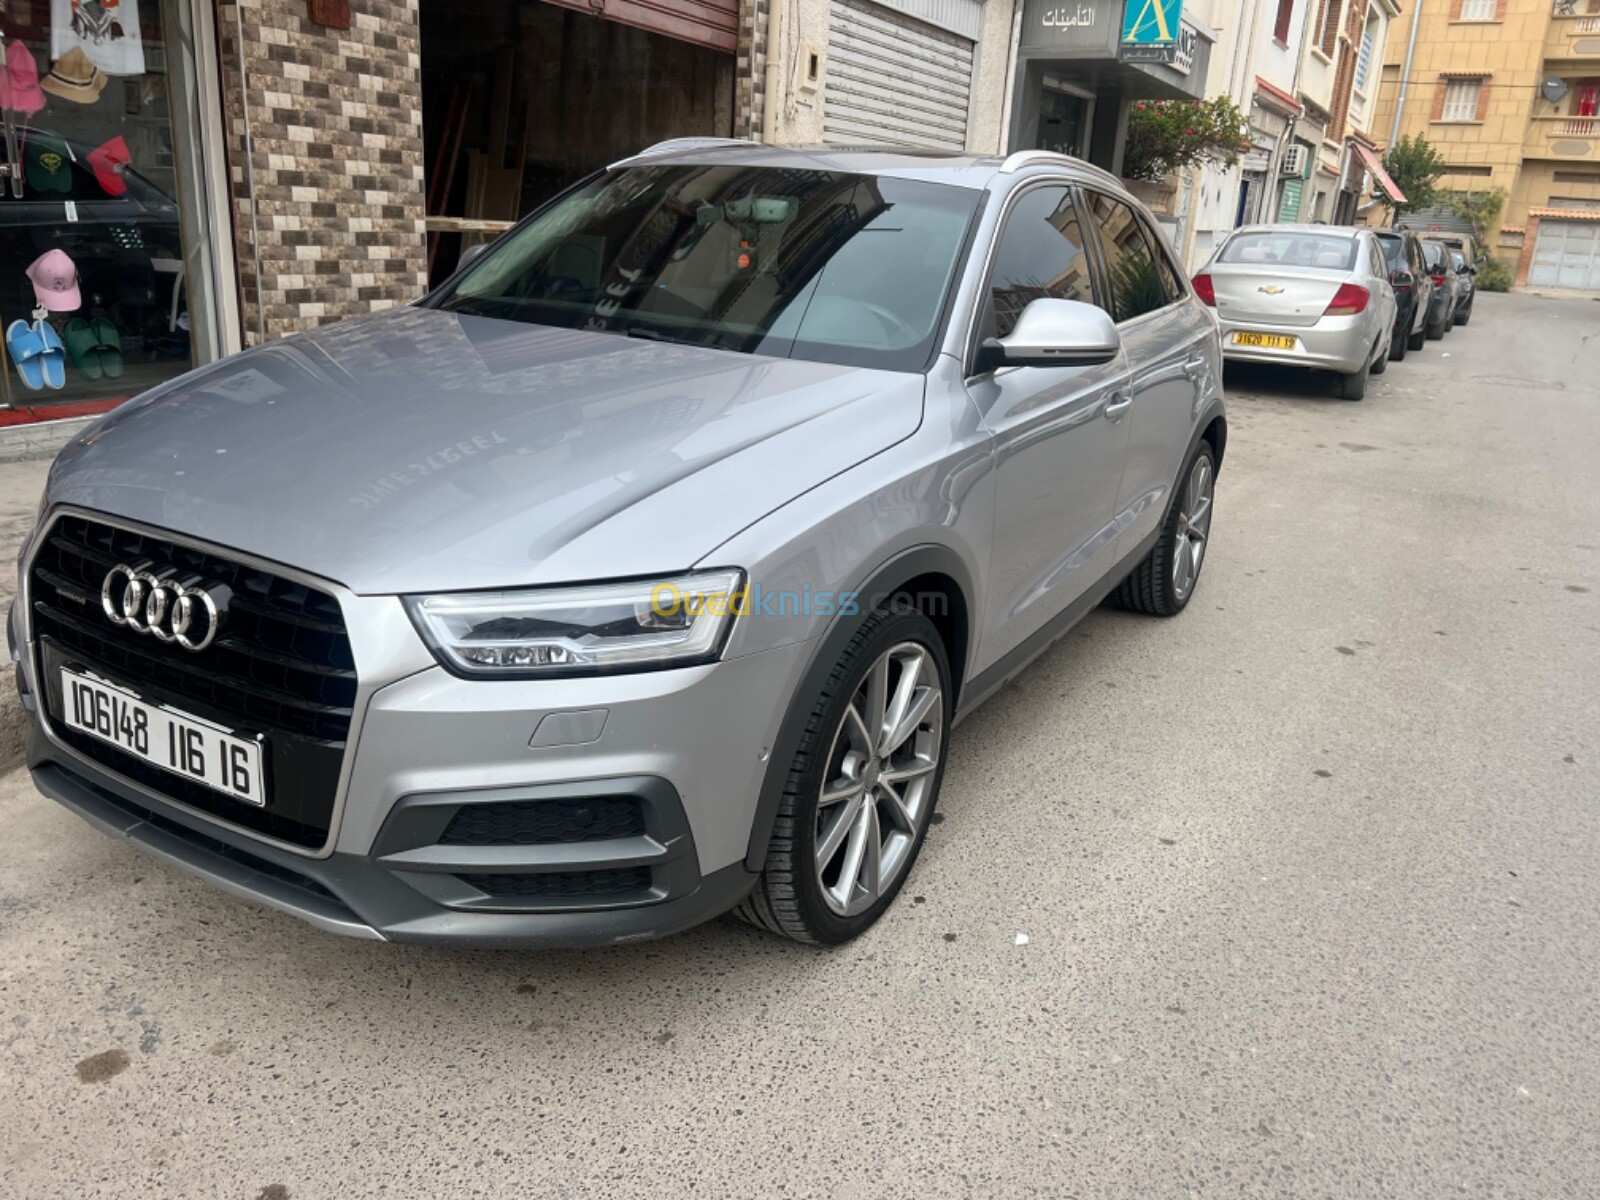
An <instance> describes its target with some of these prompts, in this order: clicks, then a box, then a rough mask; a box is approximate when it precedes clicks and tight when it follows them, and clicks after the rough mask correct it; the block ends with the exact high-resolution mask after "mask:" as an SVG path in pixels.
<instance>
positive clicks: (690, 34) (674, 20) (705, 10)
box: [549, 0, 739, 54]
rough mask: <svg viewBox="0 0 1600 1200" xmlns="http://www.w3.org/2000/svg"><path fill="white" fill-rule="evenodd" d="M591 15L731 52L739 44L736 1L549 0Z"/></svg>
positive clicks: (737, 5) (562, 6)
mask: <svg viewBox="0 0 1600 1200" xmlns="http://www.w3.org/2000/svg"><path fill="white" fill-rule="evenodd" d="M549 3H551V4H554V5H557V6H558V7H560V8H572V9H576V10H577V11H578V12H581V13H588V14H589V15H590V16H595V17H603V18H605V19H606V20H608V21H617V22H619V23H621V24H623V25H632V26H635V27H636V28H639V29H647V30H649V31H650V32H651V33H659V34H662V35H663V36H665V37H670V38H677V39H679V40H680V41H684V42H693V43H694V44H695V45H697V46H707V47H709V48H710V49H712V50H725V51H727V52H728V53H729V54H732V53H733V52H734V50H735V49H737V48H738V45H739V0H549Z"/></svg>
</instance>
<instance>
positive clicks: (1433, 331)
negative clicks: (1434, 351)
mask: <svg viewBox="0 0 1600 1200" xmlns="http://www.w3.org/2000/svg"><path fill="white" fill-rule="evenodd" d="M1447 329H1449V326H1448V325H1446V324H1445V320H1444V318H1443V317H1442V316H1441V317H1440V318H1439V319H1438V320H1437V321H1431V320H1430V321H1429V322H1428V323H1427V324H1426V325H1424V326H1423V329H1422V331H1423V333H1424V334H1425V335H1426V336H1427V339H1428V340H1429V341H1430V342H1437V341H1438V340H1439V339H1440V338H1442V337H1443V336H1444V335H1445V331H1446V330H1447Z"/></svg>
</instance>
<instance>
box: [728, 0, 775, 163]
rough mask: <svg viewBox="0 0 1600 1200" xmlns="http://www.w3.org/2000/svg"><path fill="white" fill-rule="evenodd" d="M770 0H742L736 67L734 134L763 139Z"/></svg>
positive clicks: (758, 139) (734, 82)
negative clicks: (762, 125)
mask: <svg viewBox="0 0 1600 1200" xmlns="http://www.w3.org/2000/svg"><path fill="white" fill-rule="evenodd" d="M770 7H771V4H770V0H740V3H739V47H738V50H737V51H736V52H735V54H736V57H735V61H734V70H733V87H734V97H733V136H734V137H742V138H752V139H754V140H756V141H760V140H761V122H762V120H763V119H764V117H765V113H764V111H763V110H764V108H765V105H766V91H767V86H766V85H767V25H768V20H767V14H768V10H769V9H770Z"/></svg>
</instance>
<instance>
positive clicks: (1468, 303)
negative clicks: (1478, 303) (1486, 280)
mask: <svg viewBox="0 0 1600 1200" xmlns="http://www.w3.org/2000/svg"><path fill="white" fill-rule="evenodd" d="M1450 261H1451V263H1452V264H1454V266H1455V269H1456V281H1457V282H1458V283H1459V284H1460V285H1461V294H1460V295H1458V296H1457V297H1456V324H1457V325H1465V324H1466V323H1467V319H1468V318H1469V317H1471V316H1472V300H1473V297H1474V296H1476V295H1477V294H1478V284H1477V280H1475V279H1474V278H1473V276H1474V275H1476V274H1477V273H1478V268H1477V267H1475V266H1473V265H1472V264H1471V263H1469V262H1468V261H1467V256H1466V255H1465V254H1463V253H1462V252H1461V251H1459V250H1456V249H1454V248H1452V249H1451V250H1450Z"/></svg>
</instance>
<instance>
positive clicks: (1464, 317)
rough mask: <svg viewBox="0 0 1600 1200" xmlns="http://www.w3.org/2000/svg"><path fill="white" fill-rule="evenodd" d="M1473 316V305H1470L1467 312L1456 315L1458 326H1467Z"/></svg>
mask: <svg viewBox="0 0 1600 1200" xmlns="http://www.w3.org/2000/svg"><path fill="white" fill-rule="evenodd" d="M1471 316H1472V305H1470V304H1469V305H1467V311H1466V312H1464V313H1458V314H1457V315H1456V324H1457V325H1465V324H1466V323H1467V321H1468V319H1469V318H1470V317H1471Z"/></svg>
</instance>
